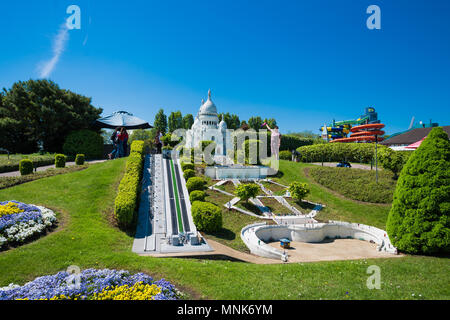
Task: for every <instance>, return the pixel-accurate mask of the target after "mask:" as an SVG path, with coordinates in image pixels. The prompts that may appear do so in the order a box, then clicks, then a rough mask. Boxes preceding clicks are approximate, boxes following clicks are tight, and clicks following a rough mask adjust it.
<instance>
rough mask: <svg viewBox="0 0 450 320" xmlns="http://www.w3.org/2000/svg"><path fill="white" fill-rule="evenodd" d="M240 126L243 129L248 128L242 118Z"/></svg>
mask: <svg viewBox="0 0 450 320" xmlns="http://www.w3.org/2000/svg"><path fill="white" fill-rule="evenodd" d="M240 128H241V129H242V130H244V131H245V130H248V129H250V126H249V125H248V124H247V122H246V121H245V120H242V122H241V126H240Z"/></svg>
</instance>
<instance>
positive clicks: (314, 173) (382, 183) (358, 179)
mask: <svg viewBox="0 0 450 320" xmlns="http://www.w3.org/2000/svg"><path fill="white" fill-rule="evenodd" d="M309 174H310V176H311V177H312V178H313V179H314V180H315V181H316V182H318V183H320V184H321V185H323V186H325V187H327V188H330V189H331V190H334V191H336V192H337V193H339V194H342V195H343V196H345V197H347V198H350V199H354V200H359V201H366V202H372V203H392V196H393V194H394V190H395V186H396V184H397V181H396V180H394V179H393V176H394V175H393V174H392V172H390V171H388V170H380V171H379V172H378V183H377V182H376V173H375V170H363V169H349V168H333V167H319V166H316V167H314V168H311V169H310V170H309Z"/></svg>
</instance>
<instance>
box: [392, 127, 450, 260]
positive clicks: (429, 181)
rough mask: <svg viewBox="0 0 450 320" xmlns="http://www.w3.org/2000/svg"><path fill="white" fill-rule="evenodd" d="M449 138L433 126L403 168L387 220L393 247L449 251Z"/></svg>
mask: <svg viewBox="0 0 450 320" xmlns="http://www.w3.org/2000/svg"><path fill="white" fill-rule="evenodd" d="M449 213H450V141H449V139H448V135H447V133H446V132H445V131H444V130H443V129H442V128H441V127H437V128H433V129H432V130H431V132H430V133H429V134H428V136H427V138H426V139H425V140H424V141H423V142H422V144H421V145H420V147H419V148H418V149H417V150H416V151H414V152H413V154H412V155H411V156H410V157H409V160H408V162H407V163H406V165H405V166H404V167H403V170H402V171H401V173H400V177H399V179H398V182H397V187H396V189H395V192H394V200H393V202H392V207H391V210H390V212H389V216H388V219H387V224H386V226H387V232H388V235H389V238H390V240H391V242H392V243H393V245H394V246H396V247H397V248H398V249H399V250H401V251H403V252H407V253H416V254H417V253H424V254H434V253H448V252H449V251H450V218H449Z"/></svg>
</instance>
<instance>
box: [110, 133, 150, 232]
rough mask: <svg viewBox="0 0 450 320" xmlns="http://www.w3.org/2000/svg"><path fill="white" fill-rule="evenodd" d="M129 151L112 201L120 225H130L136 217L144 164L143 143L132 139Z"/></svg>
mask: <svg viewBox="0 0 450 320" xmlns="http://www.w3.org/2000/svg"><path fill="white" fill-rule="evenodd" d="M130 151H131V152H130V155H129V156H128V159H127V163H126V170H125V174H124V176H123V178H122V180H121V181H120V184H119V191H118V194H117V197H116V200H115V202H114V216H115V218H116V220H117V222H118V224H119V225H120V226H122V227H130V226H131V225H132V224H133V222H134V221H135V218H136V215H135V213H136V210H137V208H138V200H139V194H140V192H139V191H140V184H141V178H142V168H143V165H144V144H143V143H140V141H138V140H136V141H133V142H132V143H131V148H130Z"/></svg>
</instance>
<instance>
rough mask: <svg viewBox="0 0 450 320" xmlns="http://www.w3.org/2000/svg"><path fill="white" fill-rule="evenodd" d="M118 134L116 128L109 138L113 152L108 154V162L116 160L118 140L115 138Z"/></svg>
mask: <svg viewBox="0 0 450 320" xmlns="http://www.w3.org/2000/svg"><path fill="white" fill-rule="evenodd" d="M118 134H119V128H116V129H114V131H113V133H112V135H111V137H110V140H111V141H112V144H113V150H112V151H111V153H110V154H108V157H109V159H110V160H111V159H115V158H117V156H118V153H119V140H118V137H117V135H118Z"/></svg>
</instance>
